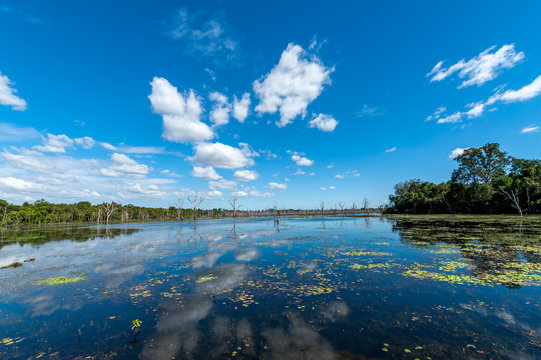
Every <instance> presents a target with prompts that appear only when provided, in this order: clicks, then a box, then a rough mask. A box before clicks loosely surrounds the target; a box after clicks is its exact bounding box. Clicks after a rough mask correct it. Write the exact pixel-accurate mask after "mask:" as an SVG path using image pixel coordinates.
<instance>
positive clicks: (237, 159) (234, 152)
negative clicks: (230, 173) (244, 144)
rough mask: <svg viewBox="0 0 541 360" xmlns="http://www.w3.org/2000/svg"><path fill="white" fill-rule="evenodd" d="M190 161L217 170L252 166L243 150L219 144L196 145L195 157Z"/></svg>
mask: <svg viewBox="0 0 541 360" xmlns="http://www.w3.org/2000/svg"><path fill="white" fill-rule="evenodd" d="M191 159H192V160H194V161H197V162H199V163H202V164H206V165H210V166H213V167H215V168H218V169H238V168H241V167H246V166H251V165H253V164H254V160H253V159H252V158H251V157H250V156H249V155H246V153H245V152H244V151H243V150H241V149H238V148H235V147H232V146H229V145H225V144H222V143H219V142H217V143H207V142H202V143H198V144H196V145H195V155H194V156H193V157H192V158H191Z"/></svg>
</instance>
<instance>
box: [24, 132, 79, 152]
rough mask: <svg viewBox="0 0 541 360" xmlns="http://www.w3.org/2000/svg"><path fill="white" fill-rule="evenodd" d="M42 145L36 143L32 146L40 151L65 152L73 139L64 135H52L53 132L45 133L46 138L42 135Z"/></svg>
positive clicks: (71, 144) (71, 145)
mask: <svg viewBox="0 0 541 360" xmlns="http://www.w3.org/2000/svg"><path fill="white" fill-rule="evenodd" d="M42 139H43V145H36V146H34V147H33V149H35V150H38V151H42V152H50V153H58V154H65V153H66V148H71V147H73V143H74V141H73V139H70V138H69V137H68V136H66V135H63V134H62V135H53V134H47V138H45V137H43V136H42Z"/></svg>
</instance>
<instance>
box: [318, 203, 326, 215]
mask: <svg viewBox="0 0 541 360" xmlns="http://www.w3.org/2000/svg"><path fill="white" fill-rule="evenodd" d="M319 208H320V209H321V215H323V212H324V211H325V201H320V202H319Z"/></svg>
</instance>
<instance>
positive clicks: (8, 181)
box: [0, 176, 40, 191]
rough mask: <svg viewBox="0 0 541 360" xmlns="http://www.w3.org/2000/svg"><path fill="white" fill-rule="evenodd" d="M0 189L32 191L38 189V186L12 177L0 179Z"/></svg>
mask: <svg viewBox="0 0 541 360" xmlns="http://www.w3.org/2000/svg"><path fill="white" fill-rule="evenodd" d="M0 188H3V190H6V189H7V190H19V191H32V190H36V189H39V188H40V185H39V184H36V183H33V182H29V181H25V180H23V179H18V178H14V177H12V176H8V177H0Z"/></svg>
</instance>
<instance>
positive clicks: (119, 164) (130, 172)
mask: <svg viewBox="0 0 541 360" xmlns="http://www.w3.org/2000/svg"><path fill="white" fill-rule="evenodd" d="M148 172H149V169H148V166H146V165H144V164H139V163H138V162H137V161H135V160H133V159H130V158H129V157H128V156H126V155H124V154H119V153H114V154H113V155H112V156H111V165H109V167H108V168H106V169H101V170H100V173H101V174H102V175H104V176H122V175H127V176H133V177H144V176H145V175H146V174H148Z"/></svg>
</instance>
